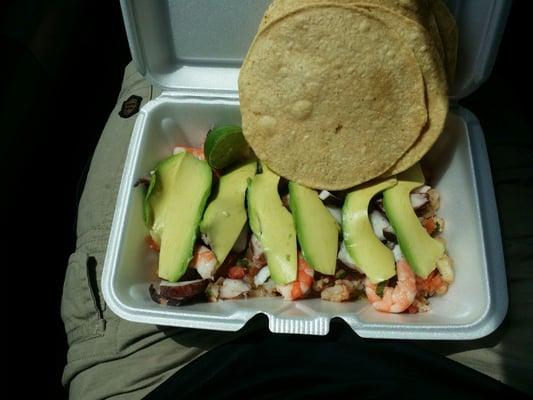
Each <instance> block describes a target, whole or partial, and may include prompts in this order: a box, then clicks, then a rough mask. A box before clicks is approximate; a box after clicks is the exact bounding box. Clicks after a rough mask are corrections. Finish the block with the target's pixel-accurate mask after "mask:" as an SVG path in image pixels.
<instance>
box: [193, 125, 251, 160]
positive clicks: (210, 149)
mask: <svg viewBox="0 0 533 400" xmlns="http://www.w3.org/2000/svg"><path fill="white" fill-rule="evenodd" d="M204 154H205V158H206V160H207V162H208V163H209V165H210V166H211V167H212V168H215V169H224V168H227V167H229V166H230V165H232V164H234V163H236V162H238V161H241V160H243V159H245V158H247V156H248V155H249V154H250V148H249V146H248V144H247V143H246V140H244V136H243V134H242V128H241V127H240V126H235V125H226V126H220V127H217V128H213V129H211V130H210V131H209V132H208V133H207V138H206V140H205V144H204Z"/></svg>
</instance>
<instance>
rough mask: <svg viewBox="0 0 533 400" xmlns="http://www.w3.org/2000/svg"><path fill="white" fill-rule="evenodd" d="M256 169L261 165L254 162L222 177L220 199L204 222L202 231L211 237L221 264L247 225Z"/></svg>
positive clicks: (211, 203)
mask: <svg viewBox="0 0 533 400" xmlns="http://www.w3.org/2000/svg"><path fill="white" fill-rule="evenodd" d="M256 170H257V163H256V162H255V161H251V162H248V163H246V164H242V165H239V166H237V167H235V168H233V169H232V170H231V171H229V172H227V173H226V174H224V175H222V176H221V177H220V181H219V185H218V191H217V193H216V196H215V198H214V199H213V200H212V201H211V202H210V203H209V205H208V206H207V209H206V211H205V213H204V218H203V219H202V222H201V223H200V231H201V232H202V233H203V234H205V235H207V238H208V240H209V243H210V245H211V249H212V250H213V252H214V253H215V256H216V258H217V260H218V262H219V264H221V263H222V262H223V261H224V260H225V259H226V257H227V255H228V254H229V252H230V251H231V249H232V247H233V245H234V244H235V242H236V241H237V238H238V237H239V234H240V233H241V231H242V228H243V227H244V225H245V224H246V219H247V216H246V208H245V207H244V206H245V196H246V188H247V186H248V179H251V178H253V177H254V176H255V172H256Z"/></svg>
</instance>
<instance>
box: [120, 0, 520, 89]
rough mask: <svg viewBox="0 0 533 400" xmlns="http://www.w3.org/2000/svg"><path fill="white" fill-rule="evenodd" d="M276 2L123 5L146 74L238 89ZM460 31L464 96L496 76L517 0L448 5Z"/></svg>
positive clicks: (457, 85)
mask: <svg viewBox="0 0 533 400" xmlns="http://www.w3.org/2000/svg"><path fill="white" fill-rule="evenodd" d="M270 2H271V0H167V1H163V0H157V1H146V0H121V5H122V13H123V16H124V22H125V25H126V31H127V34H128V41H129V45H130V49H131V54H132V57H133V60H134V62H135V63H136V65H137V68H138V69H139V72H140V73H141V74H142V75H143V76H145V77H146V78H147V79H149V80H151V81H152V82H154V83H155V84H156V85H158V86H160V87H162V88H164V89H170V90H180V91H191V92H195V91H200V92H202V91H209V92H214V93H216V92H228V91H231V92H234V91H236V90H237V80H238V75H239V67H240V65H241V63H242V60H243V58H244V56H245V55H246V52H247V50H248V47H249V46H250V43H251V42H252V39H253V37H254V35H255V33H256V31H257V27H258V26H259V22H260V20H261V17H262V15H263V13H264V11H265V10H266V8H267V7H268V5H269V4H270ZM446 3H447V4H448V6H449V8H450V10H451V11H452V13H453V14H454V15H455V18H456V21H457V25H458V27H459V35H460V40H459V54H458V65H457V73H456V80H455V82H454V84H453V85H452V88H451V92H450V96H451V97H452V98H453V99H459V98H462V97H465V96H467V95H468V94H470V93H472V92H473V91H474V90H476V89H477V88H478V87H479V86H480V85H481V84H482V83H483V82H484V81H485V80H486V79H487V78H488V76H489V75H490V73H491V71H492V67H493V65H494V60H495V58H496V54H497V50H498V45H499V43H500V39H501V36H502V33H503V29H504V27H505V21H506V19H507V15H508V12H509V8H510V5H511V1H510V0H447V1H446Z"/></svg>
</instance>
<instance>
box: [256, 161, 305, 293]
mask: <svg viewBox="0 0 533 400" xmlns="http://www.w3.org/2000/svg"><path fill="white" fill-rule="evenodd" d="M279 179H280V178H279V176H277V175H276V174H274V173H273V172H272V171H270V170H269V169H268V168H267V167H266V166H264V165H263V172H262V173H261V174H258V175H256V176H255V177H254V178H253V179H250V180H249V181H248V192H247V196H246V197H247V203H248V218H249V222H250V228H251V229H252V232H253V233H254V234H255V235H256V236H257V237H258V239H259V241H260V242H261V244H262V245H263V248H264V249H265V254H266V259H267V263H268V268H269V270H270V274H271V276H272V279H273V280H274V282H276V283H277V284H280V285H286V284H287V283H289V282H293V281H295V280H296V276H297V257H296V230H295V227H294V221H293V219H292V215H291V213H290V212H289V211H288V210H287V209H286V208H285V207H283V204H282V202H281V199H280V197H279V194H278V183H279Z"/></svg>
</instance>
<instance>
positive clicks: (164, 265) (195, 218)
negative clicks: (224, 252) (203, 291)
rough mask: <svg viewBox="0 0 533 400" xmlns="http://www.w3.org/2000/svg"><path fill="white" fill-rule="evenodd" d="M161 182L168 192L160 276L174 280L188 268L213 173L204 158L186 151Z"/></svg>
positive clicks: (164, 189)
mask: <svg viewBox="0 0 533 400" xmlns="http://www.w3.org/2000/svg"><path fill="white" fill-rule="evenodd" d="M181 154H183V159H182V161H181V163H180V165H179V168H177V169H176V171H175V174H174V175H173V180H172V181H170V180H169V185H168V186H166V187H165V186H163V194H164V196H167V197H168V199H167V200H166V207H165V209H164V213H163V216H162V219H163V221H164V222H163V228H162V232H161V251H160V253H159V277H160V278H162V279H166V280H167V281H170V282H176V281H177V280H178V279H179V278H181V276H182V275H183V274H184V273H185V271H186V270H187V266H188V264H189V261H190V260H191V258H192V252H193V247H194V242H195V241H196V235H197V232H198V225H199V223H200V220H201V218H202V213H203V211H204V209H205V205H206V202H207V198H208V197H209V193H210V191H211V180H212V173H211V168H210V167H209V165H208V164H207V162H206V161H201V160H198V159H197V158H195V157H194V156H193V155H191V154H189V153H185V152H184V153H181Z"/></svg>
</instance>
